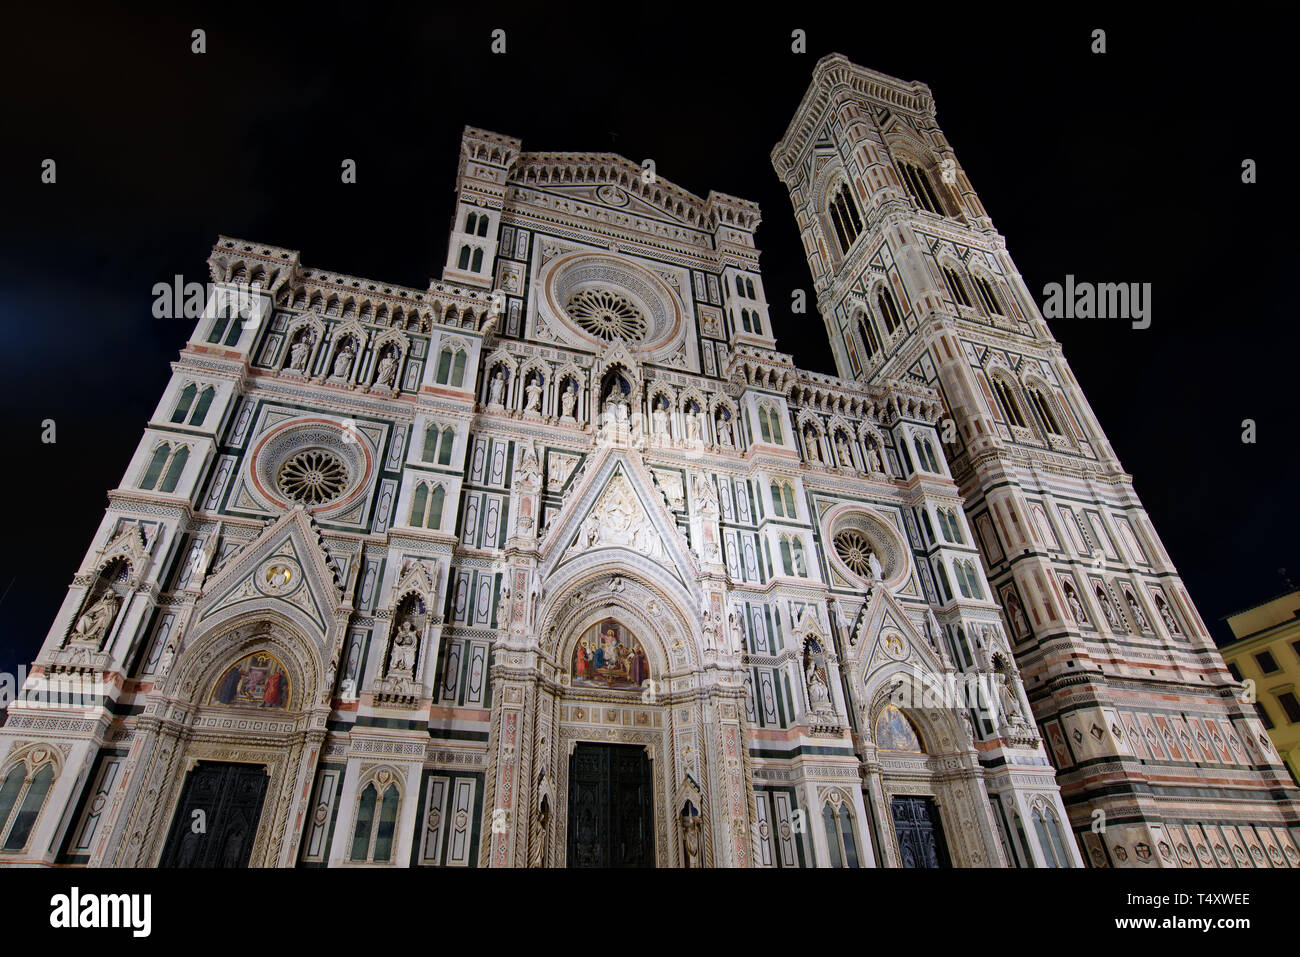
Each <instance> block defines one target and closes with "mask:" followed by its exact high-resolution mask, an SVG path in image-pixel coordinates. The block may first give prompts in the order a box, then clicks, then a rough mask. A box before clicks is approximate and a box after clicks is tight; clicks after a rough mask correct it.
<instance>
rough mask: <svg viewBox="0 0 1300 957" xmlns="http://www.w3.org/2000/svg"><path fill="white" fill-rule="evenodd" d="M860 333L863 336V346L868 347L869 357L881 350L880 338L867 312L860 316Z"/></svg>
mask: <svg viewBox="0 0 1300 957" xmlns="http://www.w3.org/2000/svg"><path fill="white" fill-rule="evenodd" d="M858 335H859V336H861V338H862V347H863V348H864V349H866V351H867V358H868V359H870V358H872V357H873V356H875V355H876V354H877V353H878V352H880V339H879V338H877V336H876V329H875V327H874V326H872V324H871V320H870V319H868V318H867V316H866V314H865V313H863V314H860V315H859V316H858Z"/></svg>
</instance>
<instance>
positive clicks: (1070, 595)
mask: <svg viewBox="0 0 1300 957" xmlns="http://www.w3.org/2000/svg"><path fill="white" fill-rule="evenodd" d="M1065 597H1066V600H1067V601H1069V603H1070V611H1071V613H1073V615H1074V620H1075V621H1076V622H1077V623H1079V624H1080V625H1086V624H1087V623H1088V616H1087V614H1085V613H1084V610H1083V603H1082V602H1080V601H1079V596H1078V595H1076V594H1075V593H1074V589H1072V588H1067V589H1066V590H1065Z"/></svg>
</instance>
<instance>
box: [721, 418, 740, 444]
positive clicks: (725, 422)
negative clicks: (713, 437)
mask: <svg viewBox="0 0 1300 957" xmlns="http://www.w3.org/2000/svg"><path fill="white" fill-rule="evenodd" d="M718 441H719V442H720V443H721V444H722V447H723V448H724V449H730V448H734V447H735V444H736V442H735V439H734V438H732V434H731V420H730V419H728V418H726V417H725V416H724V417H723V418H721V419H718Z"/></svg>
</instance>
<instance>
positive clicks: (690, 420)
mask: <svg viewBox="0 0 1300 957" xmlns="http://www.w3.org/2000/svg"><path fill="white" fill-rule="evenodd" d="M686 437H687V438H688V439H690V440H691V441H692V442H698V441H699V440H700V416H699V413H698V412H687V413H686Z"/></svg>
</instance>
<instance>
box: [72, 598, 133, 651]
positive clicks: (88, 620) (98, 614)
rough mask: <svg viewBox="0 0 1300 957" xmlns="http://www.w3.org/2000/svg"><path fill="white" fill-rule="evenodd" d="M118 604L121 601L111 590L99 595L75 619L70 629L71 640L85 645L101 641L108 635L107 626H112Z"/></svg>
mask: <svg viewBox="0 0 1300 957" xmlns="http://www.w3.org/2000/svg"><path fill="white" fill-rule="evenodd" d="M120 603H121V599H120V598H118V597H117V593H116V592H115V591H113V590H112V589H111V588H110V589H109V590H108V591H106V592H104V594H102V595H100V596H99V598H98V599H97V600H96V601H95V603H94V604H93V605H91V606H90V607H89V608H87V609H86V610H85V611H84V612H83V613H82V614H81V617H79V618H78V619H77V623H76V625H74V626H73V629H72V638H73V640H74V641H80V642H85V643H87V644H89V643H91V642H99V641H102V640H103V638H104V636H105V635H106V634H108V628H109V626H110V625H111V624H113V618H114V617H115V616H116V615H117V609H118V605H119V604H120Z"/></svg>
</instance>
